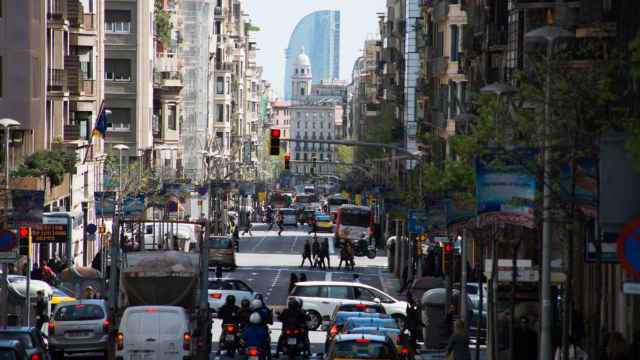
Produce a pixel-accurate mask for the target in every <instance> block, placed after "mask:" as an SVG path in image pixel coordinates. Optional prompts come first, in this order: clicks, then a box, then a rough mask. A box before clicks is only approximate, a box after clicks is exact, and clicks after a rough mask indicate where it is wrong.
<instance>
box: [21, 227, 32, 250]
mask: <svg viewBox="0 0 640 360" xmlns="http://www.w3.org/2000/svg"><path fill="white" fill-rule="evenodd" d="M18 237H19V241H18V253H19V255H24V256H29V255H30V254H31V228H29V227H26V226H21V227H20V228H19V229H18Z"/></svg>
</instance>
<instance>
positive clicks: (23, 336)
mask: <svg viewBox="0 0 640 360" xmlns="http://www.w3.org/2000/svg"><path fill="white" fill-rule="evenodd" d="M0 340H18V341H20V342H21V343H22V345H24V347H26V348H32V347H33V342H32V341H31V335H29V334H27V333H24V332H15V331H13V332H12V331H3V332H0Z"/></svg>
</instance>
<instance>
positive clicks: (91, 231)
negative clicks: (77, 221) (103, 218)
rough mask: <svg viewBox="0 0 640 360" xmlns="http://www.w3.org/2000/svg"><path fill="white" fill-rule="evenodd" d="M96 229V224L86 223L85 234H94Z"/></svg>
mask: <svg viewBox="0 0 640 360" xmlns="http://www.w3.org/2000/svg"><path fill="white" fill-rule="evenodd" d="M96 231H98V227H97V226H96V224H89V225H87V234H95V233H96Z"/></svg>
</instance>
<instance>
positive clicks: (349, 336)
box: [336, 334, 387, 342]
mask: <svg viewBox="0 0 640 360" xmlns="http://www.w3.org/2000/svg"><path fill="white" fill-rule="evenodd" d="M357 339H367V340H369V341H377V342H386V341H387V337H386V336H382V335H374V334H340V335H337V336H336V341H338V342H340V341H353V340H357Z"/></svg>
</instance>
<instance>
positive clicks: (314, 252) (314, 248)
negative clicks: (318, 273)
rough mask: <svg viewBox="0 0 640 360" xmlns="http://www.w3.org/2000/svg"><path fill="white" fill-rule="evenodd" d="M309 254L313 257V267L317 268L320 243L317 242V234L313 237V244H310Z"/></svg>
mask: <svg viewBox="0 0 640 360" xmlns="http://www.w3.org/2000/svg"><path fill="white" fill-rule="evenodd" d="M311 256H312V257H313V268H318V267H319V266H320V263H319V260H320V259H319V257H320V243H319V242H318V237H317V236H315V237H314V238H313V244H312V245H311Z"/></svg>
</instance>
